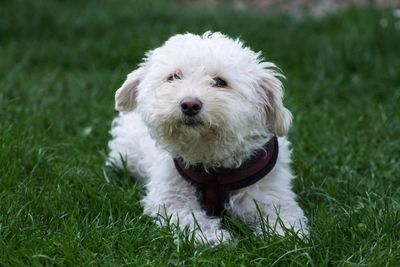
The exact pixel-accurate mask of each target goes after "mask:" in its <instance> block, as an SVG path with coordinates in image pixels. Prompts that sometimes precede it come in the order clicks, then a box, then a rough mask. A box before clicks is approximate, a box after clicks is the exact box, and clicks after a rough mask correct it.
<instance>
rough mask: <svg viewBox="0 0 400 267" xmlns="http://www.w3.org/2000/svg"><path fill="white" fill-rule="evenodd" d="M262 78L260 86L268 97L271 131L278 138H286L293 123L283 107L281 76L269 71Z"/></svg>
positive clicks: (287, 111) (266, 105) (266, 102)
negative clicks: (279, 77)
mask: <svg viewBox="0 0 400 267" xmlns="http://www.w3.org/2000/svg"><path fill="white" fill-rule="evenodd" d="M262 76H263V77H262V79H261V82H260V86H261V88H262V90H263V93H264V95H265V96H266V97H265V108H266V112H267V120H268V122H269V124H270V127H271V129H270V130H271V131H272V132H273V133H274V134H276V135H277V136H284V135H286V134H287V132H288V130H289V127H290V125H291V123H292V114H291V113H290V111H289V110H288V109H287V108H285V107H284V106H283V102H282V99H283V86H282V82H281V81H280V80H279V79H278V78H277V76H280V74H277V73H275V72H274V71H271V70H267V71H266V73H264V75H262Z"/></svg>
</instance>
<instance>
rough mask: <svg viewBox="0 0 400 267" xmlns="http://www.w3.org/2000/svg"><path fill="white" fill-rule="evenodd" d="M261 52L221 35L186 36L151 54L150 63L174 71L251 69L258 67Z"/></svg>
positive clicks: (173, 38) (176, 37) (169, 42)
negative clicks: (178, 69)
mask: <svg viewBox="0 0 400 267" xmlns="http://www.w3.org/2000/svg"><path fill="white" fill-rule="evenodd" d="M259 56H260V54H259V53H255V52H254V51H252V50H251V49H250V48H248V47H245V46H244V45H243V43H242V42H241V41H239V40H233V39H231V38H229V37H227V36H225V35H222V34H219V33H213V34H205V35H203V36H199V35H194V34H182V35H175V36H173V37H171V38H170V39H169V40H168V41H167V42H165V44H164V45H163V46H161V47H159V48H157V49H155V50H153V52H152V53H151V55H150V57H149V58H148V60H149V61H150V62H152V63H154V64H156V65H164V66H170V67H171V68H182V69H190V68H202V69H203V70H205V71H212V70H213V69H221V68H226V67H229V68H232V67H233V66H236V67H237V68H241V69H243V68H246V67H248V68H251V67H252V66H254V65H257V64H258V62H259V61H260V60H259Z"/></svg>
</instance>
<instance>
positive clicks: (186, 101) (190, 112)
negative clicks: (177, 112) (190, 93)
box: [180, 97, 203, 116]
mask: <svg viewBox="0 0 400 267" xmlns="http://www.w3.org/2000/svg"><path fill="white" fill-rule="evenodd" d="M180 104H181V110H182V113H183V114H185V115H187V116H194V115H196V114H197V113H199V112H200V110H201V107H202V106H203V103H201V101H200V100H199V99H198V98H194V97H185V98H183V99H182V101H181V103H180Z"/></svg>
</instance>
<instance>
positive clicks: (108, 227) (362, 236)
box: [0, 0, 400, 266]
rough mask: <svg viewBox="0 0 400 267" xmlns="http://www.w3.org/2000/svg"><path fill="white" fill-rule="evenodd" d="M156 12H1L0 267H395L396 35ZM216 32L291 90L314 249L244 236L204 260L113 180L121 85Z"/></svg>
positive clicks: (32, 6) (133, 4) (302, 194)
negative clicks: (252, 54) (113, 125)
mask: <svg viewBox="0 0 400 267" xmlns="http://www.w3.org/2000/svg"><path fill="white" fill-rule="evenodd" d="M148 2H149V3H147V4H146V2H144V1H133V0H131V1H122V0H113V1H94V0H93V1H76V2H72V1H39V0H38V1H21V0H15V1H11V0H10V1H2V2H1V4H0V145H1V148H0V266H24V265H28V266H32V265H33V266H35V265H36V266H37V265H68V266H75V265H81V266H88V265H95V266H97V265H105V266H114V265H124V264H127V265H131V266H141V265H149V266H166V265H167V264H170V265H179V266H186V265H196V266H197V265H207V266H208V265H227V266H241V265H242V266H250V265H256V264H259V265H260V266H261V265H262V266H398V264H399V262H400V203H399V202H400V189H399V188H400V163H399V155H400V112H399V107H398V104H399V103H400V52H399V44H400V27H399V25H400V20H399V19H396V18H394V17H393V16H392V12H391V11H390V10H386V11H385V10H384V11H374V10H369V9H351V10H348V11H346V12H344V13H340V14H336V15H329V16H327V17H325V18H323V19H310V18H306V19H304V20H302V21H295V20H293V19H291V18H288V17H286V16H284V15H279V14H271V15H268V16H266V15H264V14H257V13H250V12H245V11H244V12H238V11H234V10H231V9H229V8H224V7H223V8H218V9H214V10H212V9H206V8H199V7H196V8H195V7H190V6H181V5H179V4H177V3H175V2H169V1H165V2H155V1H151V3H152V4H150V1H148ZM382 20H386V21H387V26H386V27H382V25H384V23H381V22H382ZM396 23H397V24H396ZM395 25H397V27H396V26H395ZM206 30H213V31H222V32H225V33H227V34H229V35H231V36H234V37H237V36H241V37H242V38H243V39H244V40H246V43H247V44H248V45H249V46H251V47H252V48H254V49H255V50H261V51H263V53H264V55H265V56H266V57H267V58H268V59H269V60H271V61H273V62H275V63H277V64H278V66H280V67H281V68H282V70H283V71H284V73H285V74H286V76H287V80H286V81H285V86H286V88H287V89H286V96H287V97H286V100H285V102H286V105H287V106H288V107H289V109H290V110H291V111H292V112H293V114H294V124H293V128H292V129H291V132H290V136H289V137H290V139H291V140H292V141H293V149H294V158H293V159H294V162H293V167H294V169H295V171H296V173H297V175H298V179H297V180H296V181H295V183H294V187H295V191H296V192H297V193H298V195H299V202H300V204H301V206H302V207H303V208H304V210H305V212H306V214H307V216H308V217H309V218H310V227H311V237H310V240H309V241H308V242H302V241H299V240H298V239H296V238H295V237H293V236H288V237H286V238H278V237H276V236H270V235H265V236H261V237H260V236H254V235H253V234H251V233H250V232H249V231H248V230H247V229H246V228H244V227H243V226H241V225H240V224H239V225H236V226H233V227H232V228H234V229H235V230H234V232H235V235H236V237H237V242H236V243H235V244H233V245H230V246H222V247H217V248H210V247H201V248H198V249H196V248H194V247H193V246H191V244H190V242H187V241H186V240H185V236H184V235H183V234H180V235H173V234H170V232H169V231H168V228H158V227H156V226H155V224H154V223H153V222H152V220H151V219H150V218H148V217H146V216H143V215H142V207H141V206H140V204H139V199H140V198H141V196H142V195H143V193H144V191H143V188H142V186H141V185H139V184H136V183H135V182H134V181H133V179H132V178H130V177H129V175H128V174H127V173H126V172H118V171H116V170H106V169H105V168H104V161H105V157H106V156H105V155H106V154H107V141H108V139H109V138H110V136H109V134H108V131H109V128H110V122H111V120H112V118H113V117H114V116H115V115H116V112H115V111H114V110H113V106H114V104H113V101H114V99H113V98H114V91H115V90H116V89H117V88H118V87H119V85H120V84H121V83H122V82H123V80H124V78H125V75H126V74H127V73H128V72H129V71H130V70H132V69H134V68H135V66H136V64H137V63H139V62H140V59H141V58H142V56H143V54H144V52H145V51H146V50H148V49H150V48H154V47H157V46H159V45H161V44H162V42H163V41H165V39H166V38H167V37H168V36H170V35H172V34H175V33H178V32H186V31H191V32H195V33H202V32H204V31H206ZM174 240H175V242H174ZM176 240H178V241H176Z"/></svg>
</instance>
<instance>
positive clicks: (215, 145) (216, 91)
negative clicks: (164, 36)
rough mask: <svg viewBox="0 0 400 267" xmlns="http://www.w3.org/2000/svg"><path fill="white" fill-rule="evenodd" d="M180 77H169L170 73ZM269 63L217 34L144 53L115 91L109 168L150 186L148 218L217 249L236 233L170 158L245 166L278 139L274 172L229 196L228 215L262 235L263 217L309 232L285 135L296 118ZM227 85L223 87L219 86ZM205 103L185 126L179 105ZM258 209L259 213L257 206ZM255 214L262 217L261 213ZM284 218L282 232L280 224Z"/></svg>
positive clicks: (186, 37) (180, 38)
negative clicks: (212, 213) (165, 220)
mask: <svg viewBox="0 0 400 267" xmlns="http://www.w3.org/2000/svg"><path fill="white" fill-rule="evenodd" d="M173 74H177V75H179V79H173V80H171V79H168V77H171V75H173ZM280 76H282V75H280V74H279V73H278V72H277V71H276V67H275V65H274V64H273V63H269V62H265V61H263V59H262V57H261V54H260V53H255V52H253V51H252V50H250V49H249V48H248V47H245V46H244V45H243V43H242V42H241V41H240V40H232V39H230V38H229V37H227V36H225V35H223V34H221V33H210V32H207V33H205V34H204V35H203V36H198V35H194V34H189V33H188V34H183V35H175V36H173V37H171V38H170V39H169V40H168V41H167V42H166V43H165V44H164V45H163V46H161V47H160V48H157V49H155V50H152V51H149V52H148V53H147V54H146V57H145V59H144V62H143V63H141V64H140V66H139V68H138V69H136V70H135V71H133V72H132V73H131V74H129V75H128V78H127V80H126V81H125V83H124V84H123V85H122V86H121V88H119V89H118V91H117V93H116V109H117V110H119V111H121V113H120V115H119V116H118V117H117V118H115V119H114V121H113V124H112V130H111V134H112V136H113V139H112V140H111V141H110V142H109V147H110V160H111V161H112V162H114V163H115V164H116V165H117V166H120V167H122V165H123V163H122V159H123V158H125V159H126V161H127V165H128V168H129V170H130V171H131V172H132V174H133V175H135V177H138V178H140V179H142V180H143V181H144V182H145V184H146V190H147V194H146V196H145V197H144V199H143V200H142V204H143V206H144V212H145V213H146V214H149V215H151V216H158V215H160V214H161V215H163V216H171V220H172V222H175V223H177V222H178V221H179V226H180V227H182V228H183V227H187V226H189V227H190V228H191V229H195V228H196V227H197V226H198V227H200V229H201V231H198V232H199V233H198V236H197V239H198V240H203V241H207V242H209V243H211V244H218V243H219V242H221V241H222V240H228V239H229V238H230V235H229V233H228V232H226V231H225V230H222V229H221V228H220V218H217V217H209V216H207V215H206V213H205V211H204V210H203V209H202V208H201V205H200V203H199V201H198V199H197V197H196V194H197V193H196V189H195V188H194V187H193V186H192V185H191V184H189V183H188V182H186V181H185V180H184V179H183V178H181V177H180V175H179V174H178V172H177V171H176V169H175V167H174V164H173V161H172V158H173V157H177V156H179V157H181V158H182V159H183V160H184V161H185V162H186V163H187V164H190V165H191V164H197V163H201V164H203V165H204V166H205V167H216V166H218V167H220V166H222V167H235V166H239V165H240V164H241V163H242V162H243V161H244V160H246V159H247V158H249V157H250V156H251V154H252V153H253V152H254V151H255V150H257V149H260V148H262V146H263V145H264V144H265V143H266V142H267V141H268V140H269V139H270V138H271V137H272V136H273V135H278V136H281V137H280V138H279V140H278V141H279V156H278V160H277V163H276V165H275V167H274V168H273V170H272V171H271V172H270V173H269V174H268V175H267V176H266V177H264V178H263V179H261V180H260V181H259V182H257V183H256V184H253V185H251V186H249V187H246V188H244V189H240V190H237V191H234V192H231V193H230V196H229V201H228V202H227V203H226V206H225V208H226V209H227V211H228V212H229V213H230V214H231V215H232V216H236V217H237V218H239V219H241V220H242V221H243V222H244V223H246V224H249V225H250V226H252V227H253V228H254V230H255V231H256V232H259V231H260V222H259V219H258V214H259V212H261V214H262V216H264V217H265V219H266V221H268V223H269V224H270V225H271V226H273V227H274V228H275V229H276V232H277V233H278V234H283V233H284V231H283V230H282V226H284V227H288V228H293V229H294V230H295V231H297V232H299V233H300V234H301V235H304V234H306V233H307V227H306V222H307V220H306V218H305V216H304V214H303V211H302V210H301V208H300V207H299V206H298V204H297V202H296V200H295V197H296V196H295V194H294V193H293V191H292V189H291V180H292V179H293V178H294V176H293V174H292V172H291V169H290V166H289V164H290V150H289V142H288V141H287V140H286V138H285V137H284V135H285V134H286V133H287V131H288V129H289V126H290V124H291V114H290V112H289V111H288V110H287V109H286V108H285V107H284V106H283V104H282V97H283V91H282V84H281V82H280V80H279V77H280ZM216 77H220V78H223V79H224V80H225V81H226V82H227V86H226V87H222V88H221V87H216V86H215V81H214V79H215V78H216ZM185 97H193V98H197V99H199V100H200V101H201V102H202V103H203V107H202V109H201V111H200V113H199V114H198V115H196V116H197V118H198V121H200V122H201V123H199V124H196V125H195V126H193V125H187V124H185V123H184V115H183V114H182V111H181V107H180V102H181V100H182V99H183V98H185ZM257 206H258V208H257ZM257 209H259V211H258V210H257ZM278 216H279V218H280V220H281V224H279V223H278V224H276V221H277V220H278Z"/></svg>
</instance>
